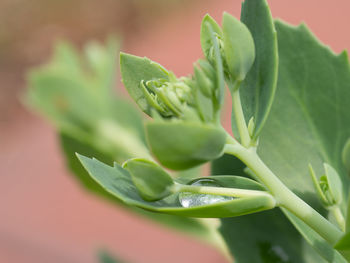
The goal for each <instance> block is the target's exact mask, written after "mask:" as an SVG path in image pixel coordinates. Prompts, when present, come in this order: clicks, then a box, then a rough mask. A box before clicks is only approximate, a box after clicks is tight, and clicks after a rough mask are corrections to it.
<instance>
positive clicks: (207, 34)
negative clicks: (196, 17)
mask: <svg viewBox="0 0 350 263" xmlns="http://www.w3.org/2000/svg"><path fill="white" fill-rule="evenodd" d="M208 25H210V26H208ZM210 29H211V30H210ZM211 31H213V32H214V33H215V34H216V35H217V36H218V37H222V30H221V28H220V26H219V25H218V24H217V23H216V21H215V20H214V19H213V18H212V17H211V16H210V15H208V14H206V15H205V16H204V18H203V20H202V24H201V37H200V38H201V46H202V51H203V53H204V56H205V57H206V58H209V54H210V50H211V48H212V47H213V34H212V32H211Z"/></svg>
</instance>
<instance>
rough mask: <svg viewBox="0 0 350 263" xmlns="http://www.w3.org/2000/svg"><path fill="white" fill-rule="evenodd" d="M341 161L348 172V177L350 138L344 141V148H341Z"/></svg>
mask: <svg viewBox="0 0 350 263" xmlns="http://www.w3.org/2000/svg"><path fill="white" fill-rule="evenodd" d="M342 160H343V164H344V165H345V167H346V169H347V170H348V174H349V175H350V138H349V139H348V140H347V141H346V143H345V146H344V148H343V152H342Z"/></svg>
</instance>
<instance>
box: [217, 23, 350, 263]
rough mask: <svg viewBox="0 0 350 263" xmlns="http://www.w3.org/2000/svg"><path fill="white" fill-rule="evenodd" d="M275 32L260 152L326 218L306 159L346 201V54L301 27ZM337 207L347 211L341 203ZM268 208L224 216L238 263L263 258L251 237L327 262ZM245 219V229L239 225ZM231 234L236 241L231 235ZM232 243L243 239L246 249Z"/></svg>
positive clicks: (349, 78)
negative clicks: (272, 79) (275, 66)
mask: <svg viewBox="0 0 350 263" xmlns="http://www.w3.org/2000/svg"><path fill="white" fill-rule="evenodd" d="M276 29H277V32H278V36H279V38H278V41H279V42H278V47H279V61H280V63H279V80H278V88H277V90H276V94H275V99H274V104H273V106H272V109H271V112H270V116H269V118H268V120H267V121H266V123H265V126H264V129H263V130H262V132H261V134H260V139H259V148H258V153H259V155H260V156H261V158H262V159H263V161H264V162H265V163H266V164H267V166H268V167H270V168H271V169H272V171H273V172H274V173H275V174H276V175H277V176H279V178H280V179H281V180H282V181H283V182H284V183H285V184H286V185H287V186H288V187H289V188H291V189H292V190H293V191H294V192H295V193H297V194H298V195H299V196H300V197H302V198H303V199H304V200H306V201H307V202H308V203H309V204H310V205H312V206H313V207H314V208H315V209H317V210H318V211H320V212H321V213H323V214H324V215H325V214H326V212H325V211H324V210H323V209H322V208H321V206H320V203H319V201H318V200H317V199H316V194H315V190H314V189H313V185H312V180H311V178H310V177H309V176H308V164H309V163H311V164H312V166H313V167H314V169H315V171H316V173H317V174H322V173H323V163H324V162H327V163H329V164H330V165H331V166H332V167H334V169H335V170H336V171H337V173H338V174H339V176H340V178H341V180H342V184H343V192H344V197H343V200H347V198H346V196H347V195H348V194H347V192H348V186H349V182H348V180H349V179H348V176H347V172H346V170H345V167H344V164H343V162H342V161H341V155H342V151H343V147H344V145H345V143H346V141H347V139H348V137H349V134H350V118H349V113H348V110H347V108H348V105H349V104H350V89H349V83H350V74H349V73H350V68H349V62H348V58H347V56H346V54H345V53H342V54H340V55H335V54H334V53H332V52H331V51H330V50H329V49H328V48H327V47H325V46H323V45H321V44H320V43H319V42H318V41H317V40H316V38H315V37H314V36H313V35H312V34H311V33H310V32H309V31H308V30H307V29H306V27H305V26H299V27H291V26H288V25H286V24H284V23H282V22H279V21H278V22H276ZM320 116H322V118H321V117H320ZM233 168H235V167H233ZM217 169H218V168H215V170H217ZM342 210H343V212H344V211H345V210H346V209H345V204H344V202H343V203H342ZM272 213H273V211H269V212H264V213H261V214H254V215H249V216H246V217H243V218H242V219H241V218H235V219H232V221H231V220H223V227H222V229H223V230H222V233H223V235H224V238H225V239H226V240H227V243H228V245H229V247H230V248H231V251H232V253H233V254H234V255H235V258H236V259H237V261H238V262H269V261H264V258H263V256H261V257H259V252H258V251H259V249H258V245H257V244H256V241H255V240H259V239H265V240H266V239H268V240H269V244H270V247H272V246H274V245H277V246H278V245H279V246H282V249H283V250H284V251H293V247H295V246H296V247H299V248H298V249H297V250H294V252H290V253H289V252H286V253H287V255H289V258H290V262H296V263H299V262H307V263H309V262H324V261H325V260H326V259H325V260H322V259H320V257H319V256H318V255H317V254H315V253H314V252H313V251H312V250H310V248H309V246H308V245H306V243H305V241H303V239H301V236H300V234H297V233H296V232H295V231H294V232H293V231H292V230H288V231H287V229H290V227H289V226H288V222H287V221H286V220H284V219H283V215H281V214H280V215H279V216H277V215H276V216H271V218H264V217H263V216H262V215H263V214H272ZM260 216H261V217H260ZM249 218H252V219H251V220H252V221H249V220H248V219H249ZM240 219H241V221H240ZM257 222H262V224H263V226H260V227H259V226H258V223H257ZM244 224H247V227H246V228H244V227H242V225H244ZM253 226H254V227H253ZM279 227H281V228H283V229H285V230H281V229H280V228H279ZM265 228H267V229H271V230H270V231H269V232H268V233H264V234H262V236H264V237H262V238H261V237H259V236H258V232H259V231H260V230H259V229H265ZM276 229H277V230H276ZM299 231H301V232H302V234H303V235H305V236H308V239H307V241H308V242H310V243H311V245H313V246H314V248H315V249H316V250H320V248H321V250H322V247H326V245H327V244H326V243H325V242H324V240H322V239H319V238H318V237H317V236H311V235H310V229H308V228H306V229H304V228H299ZM242 233H245V235H244V236H243V234H242ZM271 233H277V234H276V235H272V234H271ZM235 235H236V236H240V239H239V240H235V238H234V236H235ZM284 236H287V237H288V239H289V240H293V244H288V243H287V244H286V243H284V241H283V237H284ZM238 243H239V244H244V246H245V248H246V249H243V248H242V247H240V246H239V244H238ZM242 246H243V245H242ZM310 247H311V246H310ZM301 248H303V249H301ZM327 250H328V249H327ZM327 250H325V252H327ZM253 251H256V252H253ZM327 253H328V252H327ZM331 253H333V252H331ZM253 255H255V256H254V257H253ZM293 255H294V256H293ZM329 255H331V254H329ZM323 256H324V257H325V255H324V254H323ZM298 257H299V258H298ZM331 262H332V261H331ZM334 262H337V261H334ZM340 262H341V261H340Z"/></svg>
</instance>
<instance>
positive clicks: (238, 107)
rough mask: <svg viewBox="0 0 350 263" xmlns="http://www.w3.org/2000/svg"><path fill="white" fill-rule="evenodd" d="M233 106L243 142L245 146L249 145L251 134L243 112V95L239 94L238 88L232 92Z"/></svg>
mask: <svg viewBox="0 0 350 263" xmlns="http://www.w3.org/2000/svg"><path fill="white" fill-rule="evenodd" d="M232 107H233V111H234V115H235V118H236V124H237V128H238V132H239V135H240V137H241V143H242V145H243V146H244V147H249V144H250V135H249V131H248V127H247V124H246V122H245V119H244V114H243V110H242V104H241V97H240V95H239V89H238V88H236V90H234V91H233V92H232Z"/></svg>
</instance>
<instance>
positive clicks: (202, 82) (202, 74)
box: [140, 60, 218, 122]
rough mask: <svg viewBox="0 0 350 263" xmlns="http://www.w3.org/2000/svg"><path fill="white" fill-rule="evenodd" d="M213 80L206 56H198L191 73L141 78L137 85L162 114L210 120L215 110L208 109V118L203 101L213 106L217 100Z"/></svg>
mask: <svg viewBox="0 0 350 263" xmlns="http://www.w3.org/2000/svg"><path fill="white" fill-rule="evenodd" d="M215 80H216V75H215V70H214V68H213V66H212V65H211V64H210V63H209V62H208V61H207V60H199V61H198V62H197V63H196V65H195V66H194V75H193V76H189V77H181V78H176V77H175V76H174V74H172V73H171V72H169V79H168V80H167V79H163V78H159V79H151V80H147V81H145V80H141V82H140V89H141V90H142V92H143V95H144V98H145V99H146V101H147V103H148V105H149V107H150V108H151V111H153V112H154V111H156V113H157V114H159V115H160V116H161V117H162V118H174V119H183V120H185V119H189V115H191V118H190V119H191V120H193V119H198V120H201V121H203V122H208V121H209V122H210V121H212V120H213V119H214V111H213V110H211V112H210V114H209V115H210V117H209V118H208V117H204V115H205V114H204V113H203V105H206V107H207V108H209V109H212V108H214V106H213V104H215V103H216V102H217V100H218V99H217V94H216V90H217V89H218V88H217V83H216V81H215ZM208 104H210V105H208ZM216 104H217V103H216ZM216 111H217V110H216Z"/></svg>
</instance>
